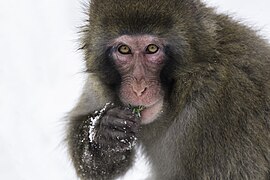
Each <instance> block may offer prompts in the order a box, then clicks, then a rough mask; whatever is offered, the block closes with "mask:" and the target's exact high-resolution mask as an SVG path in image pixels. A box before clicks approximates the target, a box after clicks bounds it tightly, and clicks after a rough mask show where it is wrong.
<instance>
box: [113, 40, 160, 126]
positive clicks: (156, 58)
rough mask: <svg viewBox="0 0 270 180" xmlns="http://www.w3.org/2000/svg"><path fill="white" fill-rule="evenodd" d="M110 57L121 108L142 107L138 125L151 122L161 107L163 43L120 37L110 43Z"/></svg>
mask: <svg viewBox="0 0 270 180" xmlns="http://www.w3.org/2000/svg"><path fill="white" fill-rule="evenodd" d="M112 46H113V52H112V57H113V61H114V64H115V66H116V69H117V70H118V72H119V74H120V76H121V79H122V81H121V84H120V88H119V92H118V95H119V98H120V100H121V101H122V103H123V104H126V105H131V106H144V107H145V108H146V109H145V110H144V111H143V112H142V122H143V123H149V122H151V121H153V120H154V119H155V118H156V117H157V115H158V114H159V111H160V109H161V107H162V104H163V97H164V90H163V89H162V86H161V82H160V72H161V70H162V67H163V66H164V64H165V53H164V41H162V40H161V39H159V38H156V37H153V36H150V35H136V36H128V35H123V36H120V37H118V38H116V39H115V40H114V41H113V42H112Z"/></svg>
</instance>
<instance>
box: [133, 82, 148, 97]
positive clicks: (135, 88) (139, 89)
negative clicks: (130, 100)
mask: <svg viewBox="0 0 270 180" xmlns="http://www.w3.org/2000/svg"><path fill="white" fill-rule="evenodd" d="M146 89H147V87H146V86H143V85H141V84H137V85H133V86H132V90H133V92H134V93H135V94H136V96H138V97H140V96H142V95H143V94H144V92H145V91H146Z"/></svg>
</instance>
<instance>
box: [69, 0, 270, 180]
mask: <svg viewBox="0 0 270 180" xmlns="http://www.w3.org/2000/svg"><path fill="white" fill-rule="evenodd" d="M125 34H127V35H133V34H150V35H154V36H157V37H159V38H164V39H166V41H167V42H169V45H168V47H166V55H167V58H168V61H167V62H168V63H167V64H166V65H165V67H164V68H163V70H162V72H161V75H160V78H161V81H162V84H163V87H164V89H165V90H166V96H165V99H164V101H165V104H164V107H163V111H162V113H161V114H160V116H159V117H158V118H157V119H156V120H155V121H154V122H153V123H150V124H148V125H143V126H141V130H140V132H139V134H138V142H139V143H140V144H142V146H143V147H144V150H145V153H146V154H147V156H148V158H149V160H150V161H151V164H152V165H153V170H154V177H152V179H157V180H164V179H166V180H179V179H180V180H193V179H194V180H197V179H204V180H210V179H213V180H214V179H221V180H225V179H228V180H229V179H237V180H241V179H243V180H244V179H245V180H247V179H250V180H255V179H256V180H267V179H270V174H269V172H270V48H269V45H268V44H267V43H266V41H265V40H263V39H262V38H261V37H259V36H258V35H257V34H256V32H255V31H253V30H252V29H250V28H249V27H246V26H244V25H242V24H241V23H239V22H237V21H235V20H233V19H232V18H231V17H229V16H226V15H223V14H217V13H216V12H215V11H214V10H213V9H211V8H208V7H206V6H205V5H204V4H203V3H201V2H200V1H198V0H148V1H146V0H136V1H135V0H125V1H119V0H92V1H91V3H90V10H89V24H87V25H86V26H85V27H84V29H83V37H82V50H83V51H84V53H85V61H86V67H87V73H89V78H88V80H87V83H86V85H85V88H84V92H83V94H82V96H81V98H80V101H79V103H78V104H77V106H76V107H75V108H74V109H73V110H72V112H71V113H70V116H69V122H70V123H69V128H68V138H67V139H68V146H69V151H70V154H71V157H72V160H73V163H74V165H75V168H76V170H77V173H78V176H79V177H80V178H81V179H113V178H114V177H118V176H120V175H122V174H124V173H125V172H126V171H127V169H128V168H130V166H131V165H132V162H133V159H134V155H133V154H134V152H133V151H134V150H133V149H132V150H131V151H128V152H123V154H117V155H116V154H110V152H109V151H102V152H103V154H100V153H99V152H97V151H99V149H95V148H91V143H90V142H89V139H88V136H89V123H90V122H89V117H91V116H93V114H94V112H95V111H97V110H100V109H101V108H102V107H103V106H104V104H105V103H107V102H115V103H116V104H121V102H120V101H119V98H118V97H117V93H116V89H117V87H118V86H119V84H120V83H121V77H120V76H119V73H118V72H117V71H116V69H115V68H114V65H113V63H112V62H111V61H108V58H109V56H110V50H109V47H108V45H107V44H108V42H109V41H110V40H112V39H115V38H117V37H119V36H121V35H125ZM123 157H124V158H123ZM121 158H123V160H122V159H121Z"/></svg>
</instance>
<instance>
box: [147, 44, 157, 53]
mask: <svg viewBox="0 0 270 180" xmlns="http://www.w3.org/2000/svg"><path fill="white" fill-rule="evenodd" d="M158 50H159V47H158V46H157V45H155V44H150V45H148V46H147V48H146V52H147V53H148V54H154V53H156V52H157V51H158Z"/></svg>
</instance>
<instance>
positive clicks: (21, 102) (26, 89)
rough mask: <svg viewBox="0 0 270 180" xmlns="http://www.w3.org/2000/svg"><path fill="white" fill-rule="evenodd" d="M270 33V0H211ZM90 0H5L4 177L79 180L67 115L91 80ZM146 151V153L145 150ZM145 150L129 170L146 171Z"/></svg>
mask: <svg viewBox="0 0 270 180" xmlns="http://www.w3.org/2000/svg"><path fill="white" fill-rule="evenodd" d="M204 1H205V2H206V3H207V4H209V5H211V6H214V7H217V9H218V11H219V12H223V13H229V14H232V15H233V16H234V17H236V19H240V20H241V21H242V22H244V23H246V24H248V25H250V26H253V27H254V28H255V29H258V30H260V34H261V35H262V36H264V37H265V38H267V39H270V11H269V7H270V1H268V0H256V1H253V0H226V1H220V0H204ZM84 2H86V0H68V1H67V0H1V1H0V179H2V180H37V179H38V180H49V179H50V180H75V179H77V178H76V176H75V172H74V170H73V168H72V165H71V162H70V160H69V158H68V155H67V152H66V147H65V142H64V137H65V124H66V120H65V116H66V114H67V112H68V111H70V110H71V108H72V107H73V106H74V105H75V103H76V102H77V99H78V97H79V95H80V93H81V89H82V86H83V81H84V78H85V77H84V74H83V73H82V71H83V70H84V64H83V58H82V54H81V53H80V52H78V51H77V48H78V40H77V39H78V34H77V32H78V31H79V29H78V27H79V26H81V25H83V20H84V19H85V18H86V17H85V15H84V14H83V3H84ZM139 156H140V155H139ZM147 169H148V165H147V164H146V163H145V160H144V159H143V158H139V159H138V160H137V162H136V165H135V167H134V168H133V169H132V170H131V171H129V172H128V174H127V175H126V176H125V177H123V178H121V179H123V180H140V179H145V177H147V174H148V171H147Z"/></svg>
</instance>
